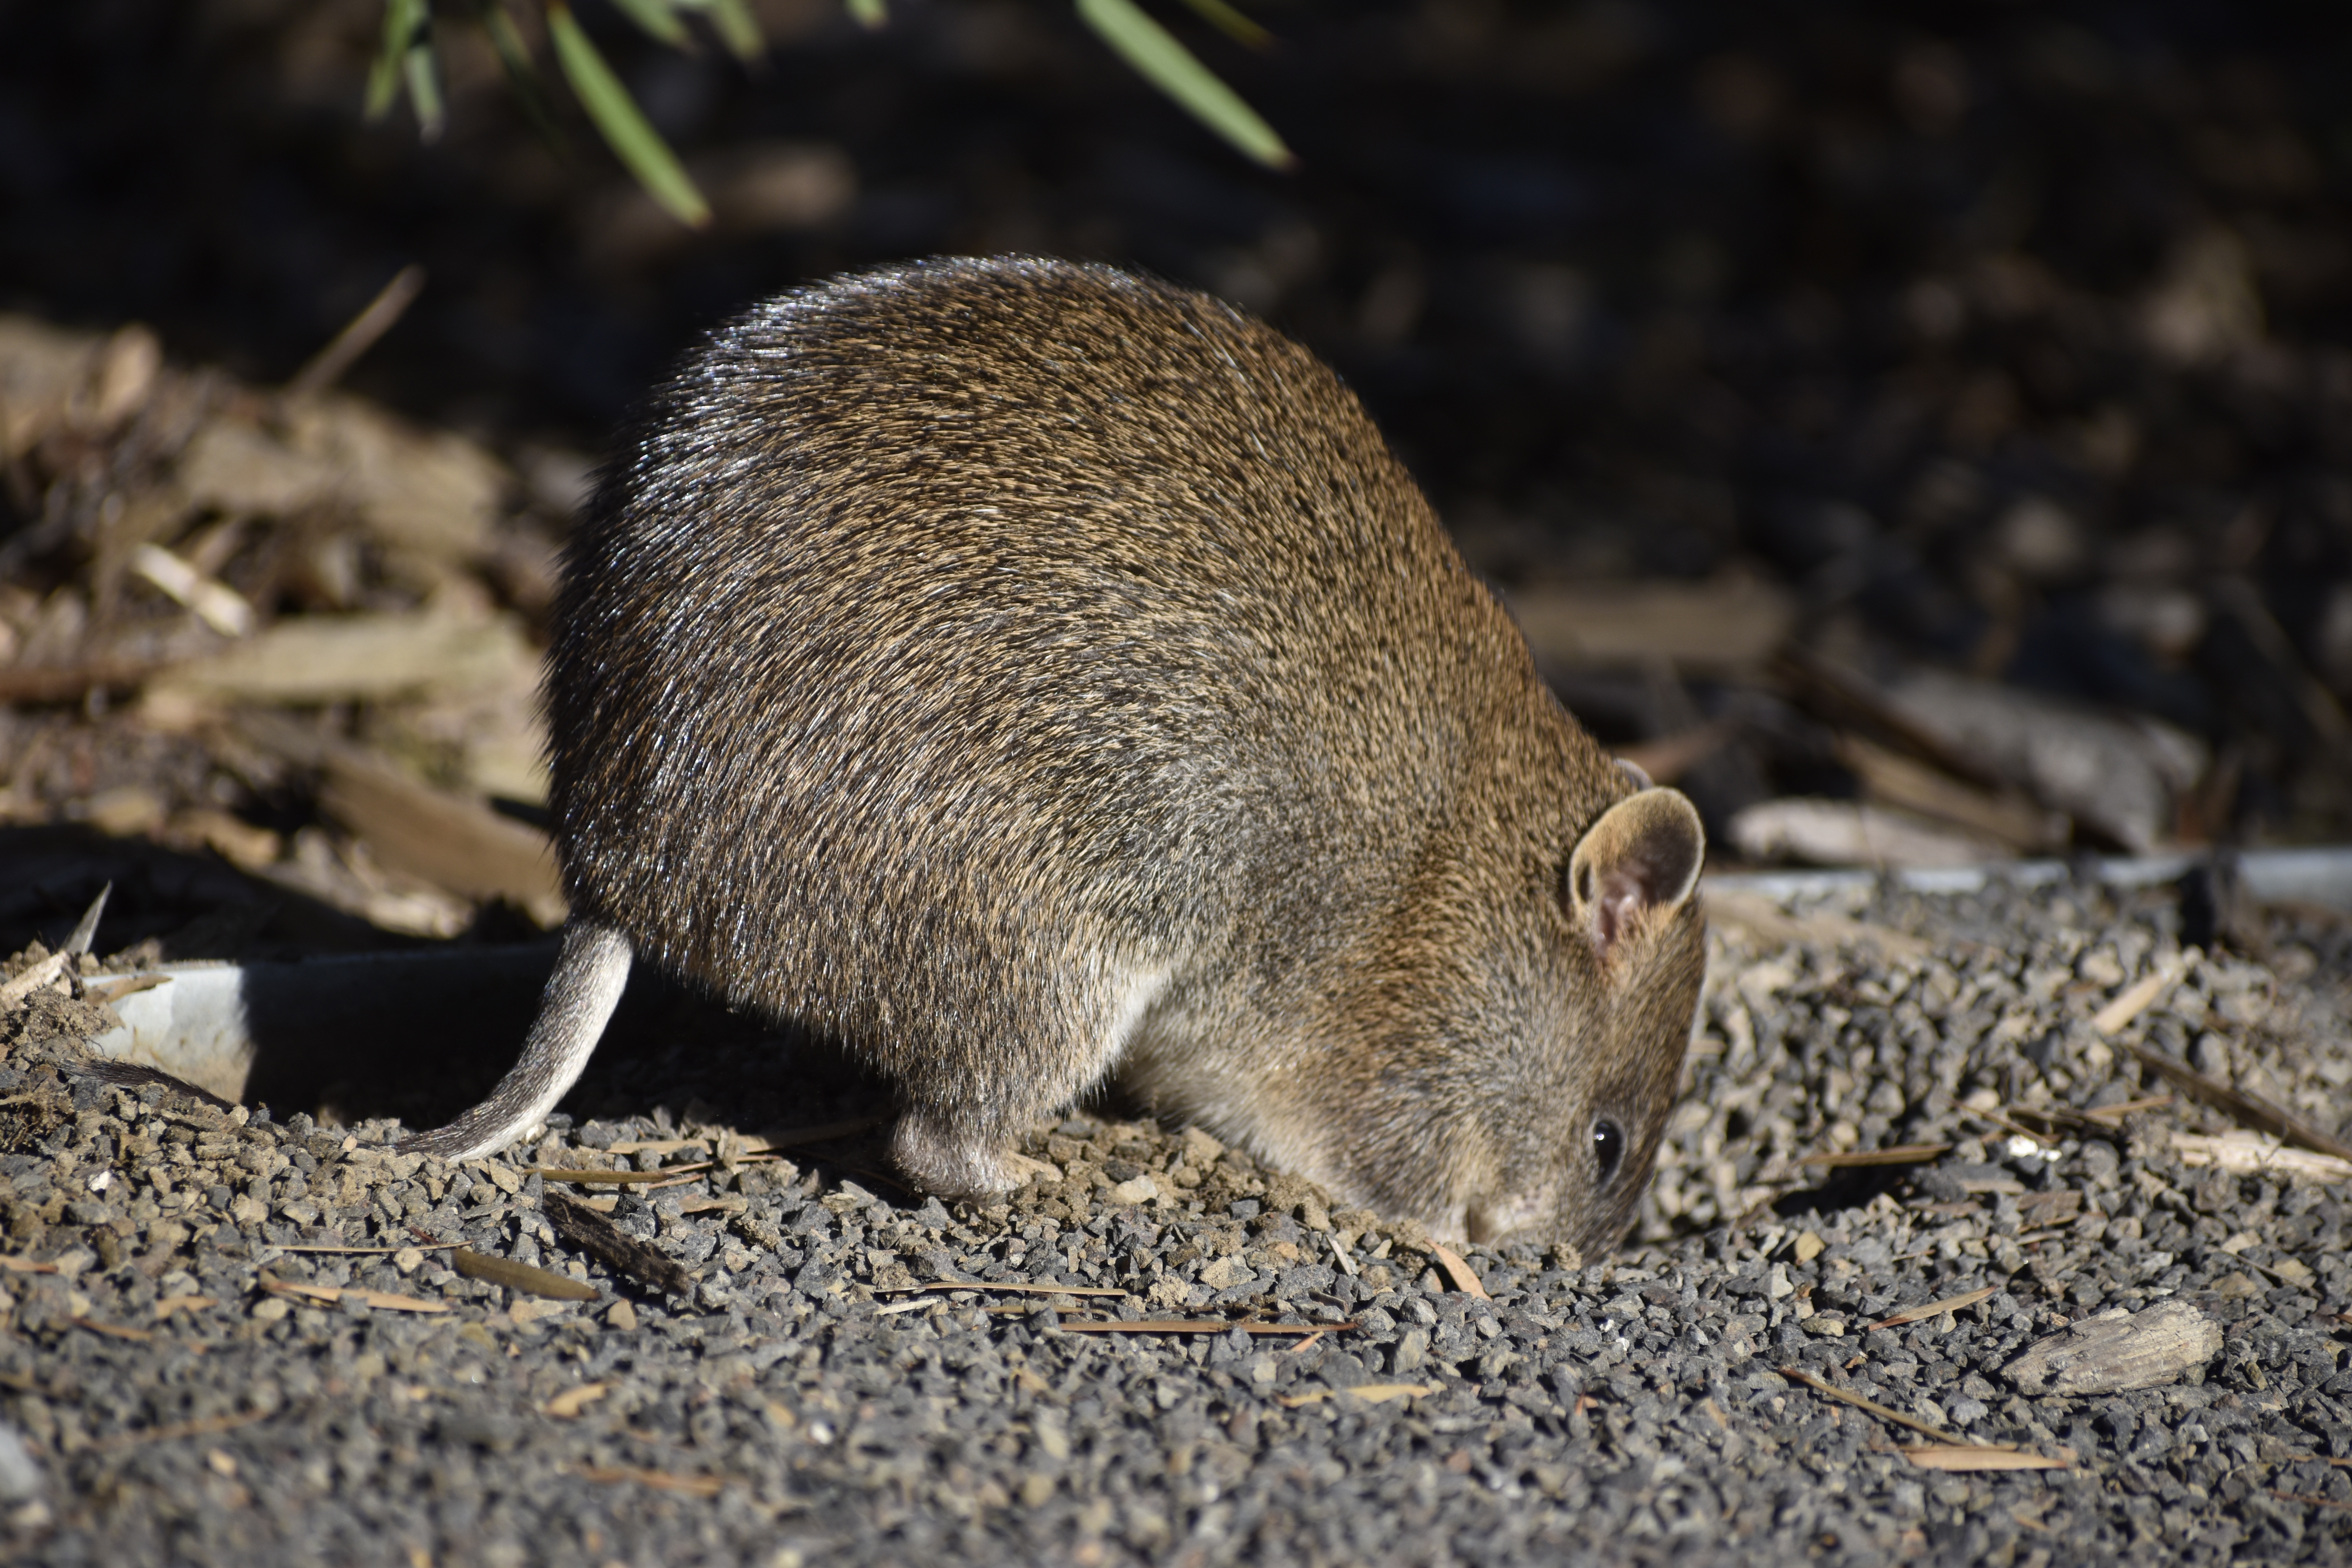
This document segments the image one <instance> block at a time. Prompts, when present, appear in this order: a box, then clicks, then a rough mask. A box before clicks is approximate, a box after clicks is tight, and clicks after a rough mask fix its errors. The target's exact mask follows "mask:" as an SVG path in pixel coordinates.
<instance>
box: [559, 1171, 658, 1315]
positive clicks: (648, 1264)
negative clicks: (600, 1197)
mask: <svg viewBox="0 0 2352 1568" xmlns="http://www.w3.org/2000/svg"><path fill="white" fill-rule="evenodd" d="M539 1206H540V1212H541V1214H544V1215H546V1216H547V1222H548V1224H550V1225H551V1226H554V1227H555V1234H556V1235H558V1236H560V1237H562V1238H563V1239H564V1240H565V1241H567V1242H569V1243H571V1244H572V1246H574V1247H579V1248H580V1249H581V1250H582V1251H583V1252H585V1253H587V1254H588V1255H589V1256H591V1257H593V1258H597V1259H598V1260H599V1261H601V1262H603V1263H604V1266H605V1267H606V1268H612V1269H614V1270H615V1271H617V1272H619V1273H622V1274H625V1275H627V1276H628V1277H629V1278H630V1279H635V1280H636V1281H637V1282H638V1283H639V1284H641V1285H644V1286H646V1287H647V1288H648V1289H655V1290H659V1291H661V1292H663V1293H664V1294H666V1295H671V1296H686V1295H690V1294H692V1293H693V1290H694V1279H693V1277H692V1276H690V1275H689V1274H688V1273H687V1271H686V1270H685V1268H682V1267H681V1266H680V1265H679V1264H678V1261H677V1259H676V1258H672V1257H670V1256H669V1255H668V1254H667V1253H666V1252H662V1251H660V1250H658V1249H656V1247H651V1246H649V1245H647V1244H646V1243H645V1242H642V1241H639V1240H638V1239H637V1238H636V1237H633V1236H630V1235H629V1234H627V1233H626V1232H625V1231H624V1230H622V1229H621V1227H620V1226H616V1225H614V1223H613V1222H612V1221H611V1220H609V1219H607V1218H606V1217H605V1216H604V1215H601V1214H598V1213H597V1212H596V1211H595V1210H594V1209H592V1208H590V1207H589V1206H588V1205H586V1204H583V1203H582V1202H580V1201H579V1200H578V1199H577V1198H573V1197H569V1196H567V1195H565V1194H562V1193H557V1192H551V1193H549V1194H547V1195H546V1196H544V1197H543V1198H541V1200H540V1205H539Z"/></svg>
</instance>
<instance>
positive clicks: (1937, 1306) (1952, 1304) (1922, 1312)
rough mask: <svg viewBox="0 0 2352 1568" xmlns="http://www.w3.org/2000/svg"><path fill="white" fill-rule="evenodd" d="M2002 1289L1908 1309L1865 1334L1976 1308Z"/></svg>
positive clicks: (1963, 1294) (1992, 1288) (1986, 1289)
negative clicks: (1963, 1309)
mask: <svg viewBox="0 0 2352 1568" xmlns="http://www.w3.org/2000/svg"><path fill="white" fill-rule="evenodd" d="M1999 1290H2000V1286H1998V1285H1988V1286H1986V1287H1984V1288H1983V1289H1980V1290H1966V1291H1962V1292H1961V1293H1960V1294H1959V1295H1958V1296H1947V1297H1945V1298H1944V1299H1943V1300H1940V1301H1926V1302H1922V1303H1921V1304H1920V1305H1918V1306H1916V1307H1906V1308H1904V1309H1903V1310H1901V1311H1899V1312H1895V1313H1892V1314H1890V1315H1889V1316H1887V1317H1884V1318H1881V1319H1879V1320H1878V1321H1876V1322H1874V1323H1873V1324H1871V1325H1870V1328H1869V1329H1865V1330H1864V1332H1865V1333H1867V1332H1870V1331H1872V1330H1876V1329H1892V1328H1896V1327H1899V1326H1900V1325H1902V1324H1904V1323H1916V1322H1918V1321H1920V1320H1921V1319H1923V1318H1933V1317H1938V1316H1941V1315H1942V1314H1943V1313H1946V1312H1957V1311H1958V1310H1960V1309H1961V1308H1963V1307H1973V1306H1975V1305H1976V1304H1977V1303H1978V1302H1979V1301H1981V1300H1985V1299H1986V1298H1987V1297H1989V1296H1991V1295H1994V1294H1996V1293H1997V1292H1998V1291H1999Z"/></svg>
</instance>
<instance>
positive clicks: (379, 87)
mask: <svg viewBox="0 0 2352 1568" xmlns="http://www.w3.org/2000/svg"><path fill="white" fill-rule="evenodd" d="M428 20H429V18H428V16H426V13H425V0H384V7H383V44H382V46H381V47H378V48H377V50H376V56H375V63H374V64H373V65H372V66H370V67H369V68H368V85H367V117H368V118H369V119H370V120H382V119H383V117H384V116H385V115H386V114H388V113H390V112H391V110H392V100H394V98H396V97H398V96H399V94H400V69H401V66H402V64H403V63H404V61H405V60H406V59H407V58H408V51H409V50H410V49H411V48H412V47H415V43H416V38H417V35H418V34H419V33H421V32H423V31H424V29H425V24H426V22H427V21H428Z"/></svg>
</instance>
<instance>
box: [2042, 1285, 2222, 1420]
mask: <svg viewBox="0 0 2352 1568" xmlns="http://www.w3.org/2000/svg"><path fill="white" fill-rule="evenodd" d="M2220 1352H2221V1326H2220V1325H2219V1324H2217V1323H2215V1322H2214V1321H2213V1320H2212V1319H2210V1318H2209V1317H2207V1316H2206V1315H2205V1314H2204V1313H2203V1312H2201V1311H2200V1310H2197V1308H2195V1307H2194V1306H2192V1305H2190V1304H2189V1302H2187V1301H2179V1300H2172V1301H2158V1303H2156V1305H2154V1306H2152V1307H2147V1308H2145V1309H2143V1310H2140V1311H2137V1312H2126V1311H2124V1310H2121V1309H2120V1308H2118V1309H2116V1310H2114V1311H2112V1312H2102V1313H2100V1314H2099V1315H2098V1316H2097V1317H2095V1318H2091V1319H2087V1320H2085V1321H2083V1322H2079V1323H2076V1324H2074V1326H2073V1327H2072V1328H2069V1329H2066V1330H2063V1331H2061V1332H2058V1333H2055V1334H2052V1335H2050V1336H2049V1337H2047V1338H2045V1339H2042V1340H2038V1341H2036V1342H2034V1343H2033V1344H2032V1345H2030V1346H2028V1347H2027V1348H2026V1351H2025V1353H2024V1354H2022V1355H2021V1356H2019V1357H2018V1358H2017V1359H2016V1360H2014V1361H2012V1362H2011V1363H2009V1365H2007V1366H2006V1367H2004V1368H2002V1369H2001V1375H2002V1376H2004V1377H2006V1378H2007V1379H2009V1381H2010V1382H2011V1384H2014V1385H2015V1386H2016V1388H2017V1390H2018V1392H2019V1393H2021V1394H2027V1395H2029V1396H2032V1397H2035V1398H2039V1397H2040V1396H2042V1395H2043V1394H2064V1395H2067V1396H2069V1397H2073V1398H2084V1397H2087V1396H2089V1395H2092V1394H2122V1393H2126V1392H2128V1391H2130V1390H2132V1389H2135V1388H2158V1387H2161V1386H2163V1385H2164V1384H2169V1383H2178V1382H2179V1381H2180V1379H2181V1378H2183V1377H2185V1376H2187V1375H2188V1374H2189V1373H2190V1372H2192V1371H2194V1370H2196V1369H2197V1368H2198V1367H2200V1366H2203V1365H2204V1364H2205V1363H2207V1362H2209V1361H2211V1360H2212V1359H2213V1357H2214V1356H2215V1355H2217V1354H2219V1353H2220Z"/></svg>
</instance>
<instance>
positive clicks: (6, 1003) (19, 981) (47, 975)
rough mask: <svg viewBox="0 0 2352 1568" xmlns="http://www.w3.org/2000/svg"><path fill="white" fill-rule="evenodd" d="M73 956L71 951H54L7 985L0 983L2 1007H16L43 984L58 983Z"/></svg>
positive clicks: (0, 1003) (0, 1005)
mask: <svg viewBox="0 0 2352 1568" xmlns="http://www.w3.org/2000/svg"><path fill="white" fill-rule="evenodd" d="M72 957H73V954H71V953H69V952H53V953H51V954H49V956H48V957H47V958H44V959H41V960H39V961H38V962H37V963H35V964H34V965H33V966H32V967H31V968H29V969H27V970H26V971H25V972H24V973H22V974H19V975H17V976H16V978H15V979H14V980H11V981H9V982H8V983H7V984H5V985H0V1007H14V1006H15V1005H16V1004H17V1003H19V1002H22V1001H23V1000H24V999H25V998H26V997H27V996H30V995H31V994H33V993H34V992H36V991H38V990H40V989H41V988H42V987H43V986H45V985H54V984H57V983H58V977H59V976H61V975H62V974H64V973H65V972H66V964H67V963H68V960H70V959H71V958H72Z"/></svg>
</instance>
